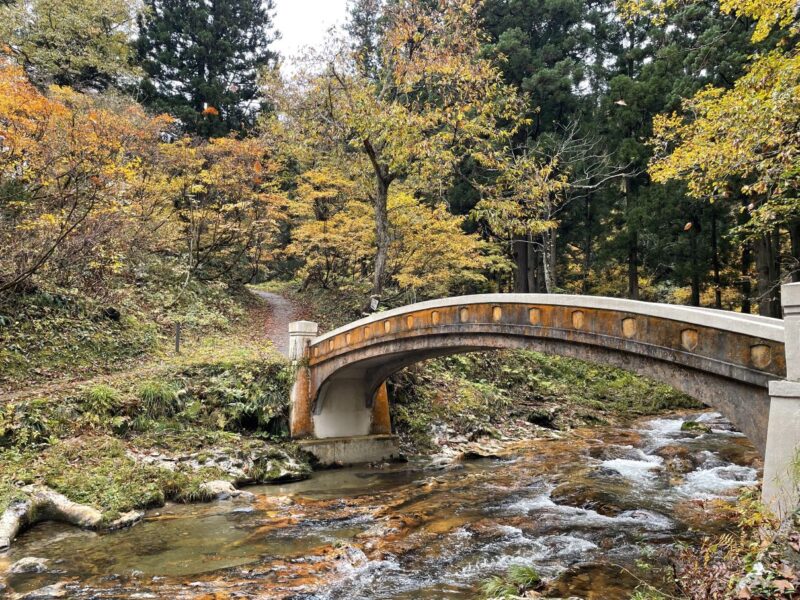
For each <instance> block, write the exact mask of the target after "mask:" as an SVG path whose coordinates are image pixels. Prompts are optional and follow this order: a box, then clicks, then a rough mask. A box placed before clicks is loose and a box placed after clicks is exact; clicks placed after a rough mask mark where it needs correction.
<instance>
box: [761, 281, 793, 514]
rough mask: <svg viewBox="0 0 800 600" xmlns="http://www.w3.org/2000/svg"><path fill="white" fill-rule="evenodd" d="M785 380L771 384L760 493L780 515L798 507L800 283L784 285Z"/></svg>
mask: <svg viewBox="0 0 800 600" xmlns="http://www.w3.org/2000/svg"><path fill="white" fill-rule="evenodd" d="M781 299H782V304H783V326H784V332H785V337H784V344H785V346H784V352H785V355H786V380H785V381H780V380H779V381H772V382H770V384H769V395H770V404H769V424H768V426H767V445H766V451H765V453H764V482H763V485H762V492H761V497H762V500H763V502H764V504H766V505H767V506H768V507H769V508H771V509H772V510H773V511H774V512H775V513H776V514H777V515H778V516H780V517H785V516H787V515H789V514H791V513H792V512H794V510H795V509H796V508H797V503H798V481H799V480H800V463H798V449H800V283H790V284H787V285H784V286H782V287H781Z"/></svg>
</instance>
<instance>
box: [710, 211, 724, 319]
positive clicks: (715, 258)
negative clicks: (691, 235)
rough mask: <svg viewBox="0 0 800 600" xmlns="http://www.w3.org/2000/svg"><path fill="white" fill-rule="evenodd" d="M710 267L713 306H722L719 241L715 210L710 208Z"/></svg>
mask: <svg viewBox="0 0 800 600" xmlns="http://www.w3.org/2000/svg"><path fill="white" fill-rule="evenodd" d="M711 268H712V269H713V271H714V308H722V282H721V281H720V275H719V271H720V266H719V242H718V240H717V211H716V210H714V209H713V208H712V210H711Z"/></svg>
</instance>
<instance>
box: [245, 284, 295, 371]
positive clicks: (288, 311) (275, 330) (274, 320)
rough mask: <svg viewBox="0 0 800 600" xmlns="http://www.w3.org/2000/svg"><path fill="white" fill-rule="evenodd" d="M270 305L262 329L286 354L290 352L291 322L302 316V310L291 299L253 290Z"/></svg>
mask: <svg viewBox="0 0 800 600" xmlns="http://www.w3.org/2000/svg"><path fill="white" fill-rule="evenodd" d="M251 291H252V292H253V293H254V294H255V295H257V296H258V297H259V298H261V299H262V300H264V301H265V302H266V303H267V304H268V305H269V306H268V308H267V315H266V317H265V319H264V322H263V323H262V324H261V327H262V329H261V331H262V332H263V333H264V334H265V335H266V336H267V338H268V339H270V340H272V343H273V344H275V349H276V350H278V352H280V353H281V354H283V355H284V356H286V355H288V353H289V323H291V322H292V321H298V320H300V319H301V318H302V312H303V311H302V310H301V309H300V307H298V306H297V305H296V304H295V303H294V302H292V301H291V300H289V299H287V298H284V297H283V296H281V295H279V294H275V293H273V292H264V291H261V290H251Z"/></svg>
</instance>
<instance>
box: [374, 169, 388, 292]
mask: <svg viewBox="0 0 800 600" xmlns="http://www.w3.org/2000/svg"><path fill="white" fill-rule="evenodd" d="M377 183H378V185H377V186H376V190H375V191H376V193H375V243H376V245H377V250H376V252H375V272H374V275H373V279H372V294H373V295H374V296H380V295H381V293H382V292H383V283H384V279H385V278H386V261H387V259H388V257H389V209H388V207H387V203H388V199H389V183H388V182H386V181H385V180H384V178H383V177H381V176H380V175H379V176H378V177H377Z"/></svg>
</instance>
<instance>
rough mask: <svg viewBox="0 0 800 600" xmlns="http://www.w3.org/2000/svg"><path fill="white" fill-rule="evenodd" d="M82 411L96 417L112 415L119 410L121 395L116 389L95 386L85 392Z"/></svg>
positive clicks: (101, 385)
mask: <svg viewBox="0 0 800 600" xmlns="http://www.w3.org/2000/svg"><path fill="white" fill-rule="evenodd" d="M81 400H82V409H83V412H84V413H87V412H88V413H92V414H94V415H98V416H101V415H112V414H114V413H116V412H117V411H118V410H119V406H120V395H119V392H117V390H115V389H114V388H112V387H110V386H107V385H103V384H102V383H100V384H97V385H93V386H92V387H90V388H88V389H87V390H86V391H84V393H83V396H82V398H81Z"/></svg>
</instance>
